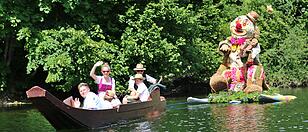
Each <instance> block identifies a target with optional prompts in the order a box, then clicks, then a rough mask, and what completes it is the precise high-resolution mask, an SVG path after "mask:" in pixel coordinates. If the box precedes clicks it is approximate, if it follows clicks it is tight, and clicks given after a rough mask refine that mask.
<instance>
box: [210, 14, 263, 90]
mask: <svg viewBox="0 0 308 132" xmlns="http://www.w3.org/2000/svg"><path fill="white" fill-rule="evenodd" d="M258 17H259V15H258V14H257V13H256V12H254V11H251V12H250V13H248V14H247V15H242V16H239V17H237V18H236V19H235V20H234V21H232V22H231V24H230V31H231V33H232V35H231V36H230V37H228V38H227V39H226V40H224V41H222V42H220V43H219V51H220V53H222V54H223V56H224V58H223V63H222V64H221V65H220V67H219V68H218V70H217V72H216V73H215V74H214V75H213V76H212V77H211V80H210V86H211V88H212V91H213V92H217V91H220V90H225V89H227V90H232V91H240V90H244V91H245V92H246V93H251V92H256V91H257V92H261V91H262V90H263V89H267V88H268V87H267V86H266V85H265V83H264V80H265V74H264V69H263V66H262V65H261V63H260V60H259V53H260V52H261V49H260V44H259V43H258V38H259V35H260V31H259V29H258V27H257V26H256V20H257V19H258ZM245 58H246V59H247V60H246V61H245V64H243V62H242V59H245Z"/></svg>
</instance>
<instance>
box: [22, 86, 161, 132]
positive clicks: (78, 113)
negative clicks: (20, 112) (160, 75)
mask: <svg viewBox="0 0 308 132" xmlns="http://www.w3.org/2000/svg"><path fill="white" fill-rule="evenodd" d="M26 94H27V97H28V99H30V100H31V102H32V103H33V105H34V106H35V107H36V108H37V109H38V110H39V111H40V112H41V114H42V115H43V116H44V117H45V118H46V119H47V120H48V121H49V122H50V124H51V125H52V126H53V127H54V128H55V129H57V130H63V129H95V128H100V127H104V126H106V125H108V124H111V123H114V122H117V121H119V120H127V119H133V118H140V117H151V116H158V115H160V113H161V112H163V111H164V110H165V106H166V100H165V99H164V98H163V97H161V96H160V90H159V88H157V89H155V90H153V91H152V92H151V101H146V102H141V103H129V104H123V105H120V107H119V109H107V110H87V109H79V108H74V107H71V106H69V105H67V104H65V103H63V101H61V100H59V99H58V98H56V97H55V96H53V95H52V94H51V93H49V92H48V91H46V90H45V89H43V88H41V87H38V86H34V87H32V88H31V89H29V90H28V91H27V92H26Z"/></svg>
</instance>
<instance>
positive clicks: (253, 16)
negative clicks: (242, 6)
mask: <svg viewBox="0 0 308 132" xmlns="http://www.w3.org/2000/svg"><path fill="white" fill-rule="evenodd" d="M247 17H248V18H249V19H250V20H251V21H252V22H253V23H256V21H257V20H258V18H259V14H258V13H257V12H255V11H251V12H249V13H248V14H247Z"/></svg>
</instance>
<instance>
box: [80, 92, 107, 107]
mask: <svg viewBox="0 0 308 132" xmlns="http://www.w3.org/2000/svg"><path fill="white" fill-rule="evenodd" d="M82 108H83V109H93V110H97V109H111V108H112V106H111V104H110V103H109V104H108V103H107V102H105V101H102V100H100V99H99V97H98V96H97V95H96V94H95V93H93V92H89V93H88V94H87V96H86V97H85V99H84V101H83V107H82Z"/></svg>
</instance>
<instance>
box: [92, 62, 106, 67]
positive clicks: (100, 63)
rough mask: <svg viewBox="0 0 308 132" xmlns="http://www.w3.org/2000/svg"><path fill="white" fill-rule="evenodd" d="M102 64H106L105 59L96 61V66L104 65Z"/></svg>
mask: <svg viewBox="0 0 308 132" xmlns="http://www.w3.org/2000/svg"><path fill="white" fill-rule="evenodd" d="M102 64H104V62H103V61H98V62H96V63H95V64H94V66H96V67H98V66H100V65H102Z"/></svg>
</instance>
